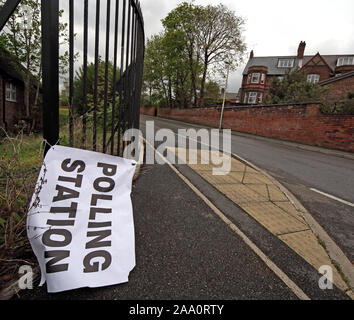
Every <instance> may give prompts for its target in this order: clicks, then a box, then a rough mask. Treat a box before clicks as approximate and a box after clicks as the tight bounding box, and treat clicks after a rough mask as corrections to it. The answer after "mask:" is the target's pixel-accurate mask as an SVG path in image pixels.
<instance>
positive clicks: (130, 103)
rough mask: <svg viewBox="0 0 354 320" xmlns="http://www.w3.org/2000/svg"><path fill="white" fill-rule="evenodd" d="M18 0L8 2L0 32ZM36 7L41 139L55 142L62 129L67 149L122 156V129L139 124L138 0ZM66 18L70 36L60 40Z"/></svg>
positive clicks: (80, 0) (50, 2) (65, 0)
mask: <svg viewBox="0 0 354 320" xmlns="http://www.w3.org/2000/svg"><path fill="white" fill-rule="evenodd" d="M20 3H21V1H20V0H8V1H7V2H6V3H5V5H4V6H3V8H2V9H1V11H0V30H2V29H3V27H4V26H5V24H6V22H7V21H8V19H9V18H10V17H11V15H12V14H13V13H14V11H15V10H16V8H17V7H18V5H20ZM61 9H63V10H64V11H63V14H62V15H60V14H59V12H60V10H61ZM41 12H42V21H41V27H42V31H41V32H42V101H43V103H42V110H43V137H44V139H45V140H46V141H47V142H48V145H54V144H56V143H58V141H60V137H63V136H65V135H66V134H67V140H68V141H67V143H68V144H69V145H70V146H72V147H74V146H75V147H79V148H83V149H91V150H93V151H100V152H104V153H111V154H112V155H120V156H122V154H123V150H124V147H125V145H124V142H123V134H124V132H125V131H126V130H127V129H130V128H139V114H140V99H141V87H142V75H143V63H144V50H145V45H144V43H145V36H144V21H143V16H142V12H141V8H140V4H139V2H138V1H135V0H112V1H111V0H102V1H101V0H75V1H74V0H61V1H59V0H42V1H41ZM63 23H66V24H67V29H68V38H67V41H64V44H59V43H61V42H62V39H61V38H60V25H62V24H63ZM3 32H4V31H3ZM65 50H66V51H67V52H68V60H67V63H68V74H67V75H64V76H65V77H67V80H68V81H67V82H68V101H69V119H68V123H67V124H59V84H60V75H59V67H60V66H59V60H60V59H59V57H60V54H62V53H63V51H65ZM59 128H61V130H63V128H65V129H66V130H67V132H59V131H60V130H59Z"/></svg>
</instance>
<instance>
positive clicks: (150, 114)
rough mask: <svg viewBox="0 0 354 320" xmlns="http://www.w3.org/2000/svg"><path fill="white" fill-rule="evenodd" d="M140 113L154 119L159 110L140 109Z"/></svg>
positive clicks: (152, 108) (153, 108) (151, 108)
mask: <svg viewBox="0 0 354 320" xmlns="http://www.w3.org/2000/svg"><path fill="white" fill-rule="evenodd" d="M140 113H141V114H146V115H147V116H153V117H154V116H155V115H157V110H156V108H155V107H140Z"/></svg>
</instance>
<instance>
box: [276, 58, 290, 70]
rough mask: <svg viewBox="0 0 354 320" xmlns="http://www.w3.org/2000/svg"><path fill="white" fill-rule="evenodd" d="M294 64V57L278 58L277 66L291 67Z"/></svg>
mask: <svg viewBox="0 0 354 320" xmlns="http://www.w3.org/2000/svg"><path fill="white" fill-rule="evenodd" d="M293 66H294V59H279V62H278V68H292V67H293Z"/></svg>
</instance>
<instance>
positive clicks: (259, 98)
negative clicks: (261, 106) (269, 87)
mask: <svg viewBox="0 0 354 320" xmlns="http://www.w3.org/2000/svg"><path fill="white" fill-rule="evenodd" d="M262 102H263V93H262V92H261V93H259V94H258V103H262Z"/></svg>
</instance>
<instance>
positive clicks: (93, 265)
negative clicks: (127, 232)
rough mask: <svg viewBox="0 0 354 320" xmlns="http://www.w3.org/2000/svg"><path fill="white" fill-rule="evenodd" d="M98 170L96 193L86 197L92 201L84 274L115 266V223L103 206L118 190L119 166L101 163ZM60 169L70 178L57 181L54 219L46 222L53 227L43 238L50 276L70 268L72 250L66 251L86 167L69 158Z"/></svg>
mask: <svg viewBox="0 0 354 320" xmlns="http://www.w3.org/2000/svg"><path fill="white" fill-rule="evenodd" d="M97 168H98V169H99V172H100V176H99V177H97V178H96V179H95V180H94V182H93V189H94V193H93V194H91V195H87V196H90V197H91V202H90V208H88V210H87V214H88V224H87V234H86V237H87V242H86V246H85V249H86V251H87V253H86V252H85V255H84V258H83V272H84V273H94V272H99V271H100V270H102V271H103V270H105V269H107V268H108V267H109V266H110V265H111V263H112V256H111V254H110V253H109V251H108V249H109V248H110V247H111V245H112V243H111V240H110V239H109V238H110V236H111V235H112V221H110V214H112V208H107V207H105V206H104V205H103V204H104V203H106V204H107V201H112V200H113V195H112V194H111V192H112V190H113V189H114V187H115V181H114V179H113V177H114V176H115V175H116V174H117V165H112V164H108V163H100V162H98V163H97ZM61 169H62V170H63V172H64V173H68V175H67V176H66V175H65V174H63V175H60V176H59V177H58V179H57V184H56V187H55V190H56V192H55V196H54V197H53V200H52V206H51V208H50V213H52V214H53V218H52V219H48V220H47V225H48V226H50V228H49V229H48V230H47V231H45V232H44V233H43V235H42V242H43V244H44V245H45V246H46V248H47V250H46V251H45V252H44V258H45V259H49V260H46V272H47V273H48V274H53V273H58V272H63V271H67V270H68V268H69V264H68V263H65V261H64V260H65V259H66V258H68V257H69V256H70V251H69V250H66V249H65V248H66V247H68V246H69V245H70V244H71V243H72V241H73V234H72V228H73V227H74V225H75V219H76V216H77V210H78V199H79V196H80V191H81V188H82V183H83V177H84V171H85V169H86V164H85V162H84V161H81V160H73V161H72V160H71V159H66V160H64V161H62V163H61ZM69 173H70V174H69ZM73 174H76V177H73V176H72V175H73ZM85 196H86V195H85ZM68 201H71V205H70V206H69V207H68V206H67V204H66V203H68ZM61 202H65V204H66V205H62V206H61ZM99 204H100V205H99ZM102 205H103V206H102ZM99 215H100V219H99V220H100V221H99V222H98V221H96V219H97V217H98V216H99ZM101 217H105V218H104V219H103V220H105V221H102V218H101ZM97 220H98V219H97ZM58 239H60V240H58ZM97 258H99V259H97ZM93 260H95V262H93ZM98 260H99V261H100V262H98Z"/></svg>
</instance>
